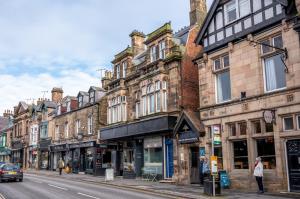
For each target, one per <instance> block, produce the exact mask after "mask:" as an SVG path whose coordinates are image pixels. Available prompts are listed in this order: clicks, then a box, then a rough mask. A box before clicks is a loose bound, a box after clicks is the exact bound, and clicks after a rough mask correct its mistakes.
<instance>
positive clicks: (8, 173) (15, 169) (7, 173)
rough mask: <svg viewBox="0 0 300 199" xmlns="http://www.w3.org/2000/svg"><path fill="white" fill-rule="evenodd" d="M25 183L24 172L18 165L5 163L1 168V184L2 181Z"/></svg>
mask: <svg viewBox="0 0 300 199" xmlns="http://www.w3.org/2000/svg"><path fill="white" fill-rule="evenodd" d="M5 180H6V181H9V180H13V181H17V180H18V181H19V182H22V181H23V170H22V169H21V168H20V167H19V166H18V165H16V164H11V163H5V164H2V165H1V166H0V182H2V181H5Z"/></svg>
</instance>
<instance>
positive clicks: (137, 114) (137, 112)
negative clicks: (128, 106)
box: [135, 102, 140, 119]
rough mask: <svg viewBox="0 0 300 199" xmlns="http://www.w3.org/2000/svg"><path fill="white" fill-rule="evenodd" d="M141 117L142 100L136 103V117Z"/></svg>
mask: <svg viewBox="0 0 300 199" xmlns="http://www.w3.org/2000/svg"><path fill="white" fill-rule="evenodd" d="M139 117H140V102H136V103H135V118H136V119H137V118H139Z"/></svg>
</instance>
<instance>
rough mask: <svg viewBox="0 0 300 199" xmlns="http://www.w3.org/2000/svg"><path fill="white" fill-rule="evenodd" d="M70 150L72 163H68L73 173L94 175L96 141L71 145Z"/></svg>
mask: <svg viewBox="0 0 300 199" xmlns="http://www.w3.org/2000/svg"><path fill="white" fill-rule="evenodd" d="M69 150H70V154H71V162H68V163H69V165H70V166H71V167H72V171H73V173H79V172H84V173H86V174H94V171H95V169H94V164H95V161H94V159H95V154H96V141H89V142H78V143H72V144H69Z"/></svg>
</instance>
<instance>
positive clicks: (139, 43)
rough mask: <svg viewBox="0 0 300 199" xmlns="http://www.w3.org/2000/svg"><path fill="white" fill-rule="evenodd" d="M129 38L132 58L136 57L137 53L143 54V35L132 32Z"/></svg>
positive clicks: (135, 31) (138, 32)
mask: <svg viewBox="0 0 300 199" xmlns="http://www.w3.org/2000/svg"><path fill="white" fill-rule="evenodd" d="M129 36H130V37H131V47H132V52H133V56H136V55H138V54H139V53H141V52H143V51H144V50H145V44H144V41H145V38H146V36H145V34H144V33H142V32H140V31H137V30H134V31H133V32H132V33H131V34H130V35H129Z"/></svg>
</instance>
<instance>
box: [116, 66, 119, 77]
mask: <svg viewBox="0 0 300 199" xmlns="http://www.w3.org/2000/svg"><path fill="white" fill-rule="evenodd" d="M116 73H117V79H119V78H120V65H119V64H118V65H117V66H116Z"/></svg>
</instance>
